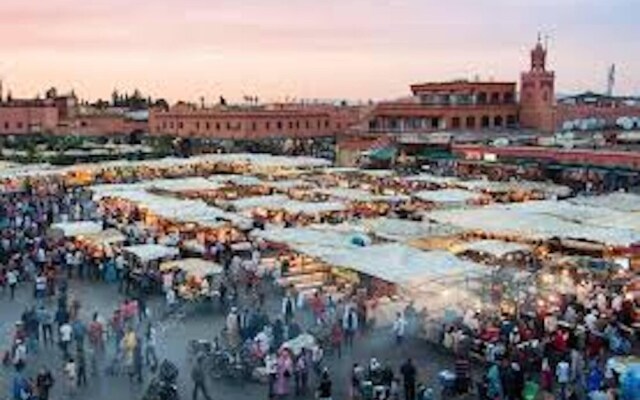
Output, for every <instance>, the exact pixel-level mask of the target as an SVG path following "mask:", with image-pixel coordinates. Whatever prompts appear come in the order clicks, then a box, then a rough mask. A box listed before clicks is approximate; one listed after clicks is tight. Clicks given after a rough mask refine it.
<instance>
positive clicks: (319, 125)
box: [318, 120, 322, 129]
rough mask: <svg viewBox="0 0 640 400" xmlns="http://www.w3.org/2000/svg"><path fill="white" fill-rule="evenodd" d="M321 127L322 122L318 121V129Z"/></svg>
mask: <svg viewBox="0 0 640 400" xmlns="http://www.w3.org/2000/svg"><path fill="white" fill-rule="evenodd" d="M321 127H322V121H320V120H318V129H320V128H321Z"/></svg>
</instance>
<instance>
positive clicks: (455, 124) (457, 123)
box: [451, 117, 460, 129]
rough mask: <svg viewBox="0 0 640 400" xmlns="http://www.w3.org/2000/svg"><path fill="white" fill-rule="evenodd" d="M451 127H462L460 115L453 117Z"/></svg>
mask: <svg viewBox="0 0 640 400" xmlns="http://www.w3.org/2000/svg"><path fill="white" fill-rule="evenodd" d="M451 128H452V129H460V117H453V118H452V119H451Z"/></svg>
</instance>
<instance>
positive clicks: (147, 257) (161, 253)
mask: <svg viewBox="0 0 640 400" xmlns="http://www.w3.org/2000/svg"><path fill="white" fill-rule="evenodd" d="M123 250H124V251H126V252H128V253H131V254H133V255H134V256H136V257H137V258H138V259H139V260H140V261H141V262H148V261H153V260H161V259H165V258H171V257H176V256H177V255H178V254H180V251H179V250H178V249H177V248H175V247H169V246H163V245H160V244H141V245H136V246H127V247H125V248H123Z"/></svg>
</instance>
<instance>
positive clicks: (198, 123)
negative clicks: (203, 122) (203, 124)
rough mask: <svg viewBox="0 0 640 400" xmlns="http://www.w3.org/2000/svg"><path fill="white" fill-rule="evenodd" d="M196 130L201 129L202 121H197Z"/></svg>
mask: <svg viewBox="0 0 640 400" xmlns="http://www.w3.org/2000/svg"><path fill="white" fill-rule="evenodd" d="M196 130H197V131H199V130H200V121H196Z"/></svg>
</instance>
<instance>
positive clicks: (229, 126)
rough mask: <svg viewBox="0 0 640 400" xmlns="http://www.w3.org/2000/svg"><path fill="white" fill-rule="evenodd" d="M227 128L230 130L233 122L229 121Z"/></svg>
mask: <svg viewBox="0 0 640 400" xmlns="http://www.w3.org/2000/svg"><path fill="white" fill-rule="evenodd" d="M227 130H228V131H230V130H231V122H227Z"/></svg>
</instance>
